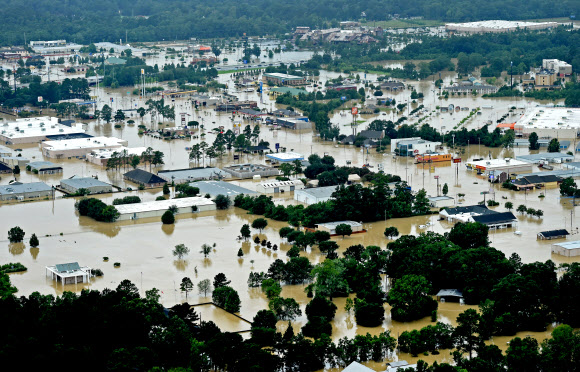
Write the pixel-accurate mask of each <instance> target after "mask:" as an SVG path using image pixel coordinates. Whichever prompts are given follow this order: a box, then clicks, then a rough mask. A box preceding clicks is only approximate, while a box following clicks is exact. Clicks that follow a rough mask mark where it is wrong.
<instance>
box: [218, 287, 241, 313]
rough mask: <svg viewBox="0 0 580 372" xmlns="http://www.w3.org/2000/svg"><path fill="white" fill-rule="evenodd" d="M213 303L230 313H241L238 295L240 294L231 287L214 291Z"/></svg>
mask: <svg viewBox="0 0 580 372" xmlns="http://www.w3.org/2000/svg"><path fill="white" fill-rule="evenodd" d="M212 301H213V303H214V304H216V305H217V306H219V307H222V308H224V309H225V310H226V311H229V312H230V313H237V312H239V311H240V307H241V301H240V296H239V295H238V292H236V290H235V289H233V288H231V287H228V286H223V287H218V288H216V289H214V291H213V293H212Z"/></svg>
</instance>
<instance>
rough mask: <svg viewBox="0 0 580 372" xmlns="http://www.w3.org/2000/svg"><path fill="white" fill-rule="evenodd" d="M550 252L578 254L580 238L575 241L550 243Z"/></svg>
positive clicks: (579, 254) (563, 254)
mask: <svg viewBox="0 0 580 372" xmlns="http://www.w3.org/2000/svg"><path fill="white" fill-rule="evenodd" d="M552 253H555V254H559V255H561V256H565V257H577V256H580V240H577V241H575V242H565V243H555V244H552Z"/></svg>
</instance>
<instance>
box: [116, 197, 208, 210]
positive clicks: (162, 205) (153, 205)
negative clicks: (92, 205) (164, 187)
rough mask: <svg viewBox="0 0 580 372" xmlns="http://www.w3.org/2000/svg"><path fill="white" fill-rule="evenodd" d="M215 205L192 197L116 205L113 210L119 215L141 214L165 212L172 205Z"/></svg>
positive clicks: (182, 206)
mask: <svg viewBox="0 0 580 372" xmlns="http://www.w3.org/2000/svg"><path fill="white" fill-rule="evenodd" d="M213 204H215V203H214V202H213V201H211V199H206V198H202V197H199V196H194V197H191V198H178V199H169V200H155V201H149V202H144V203H134V204H121V205H116V206H115V208H117V210H118V211H119V213H120V214H130V213H142V212H151V211H159V210H167V209H169V207H171V206H172V205H175V206H177V208H187V207H193V206H198V207H199V206H204V205H213Z"/></svg>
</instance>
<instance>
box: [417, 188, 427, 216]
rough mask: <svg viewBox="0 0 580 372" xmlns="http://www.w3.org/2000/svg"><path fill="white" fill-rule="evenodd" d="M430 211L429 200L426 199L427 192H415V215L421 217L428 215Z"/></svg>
mask: <svg viewBox="0 0 580 372" xmlns="http://www.w3.org/2000/svg"><path fill="white" fill-rule="evenodd" d="M430 210H431V208H430V206H429V199H427V192H426V191H425V189H421V190H419V192H417V195H415V201H414V203H413V212H414V213H415V214H417V215H423V214H427V213H429V211H430Z"/></svg>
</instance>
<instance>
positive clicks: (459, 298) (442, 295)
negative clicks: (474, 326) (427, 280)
mask: <svg viewBox="0 0 580 372" xmlns="http://www.w3.org/2000/svg"><path fill="white" fill-rule="evenodd" d="M435 297H437V301H441V302H461V303H463V292H461V291H460V290H459V289H441V290H440V291H439V292H437V294H436V295H435Z"/></svg>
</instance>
